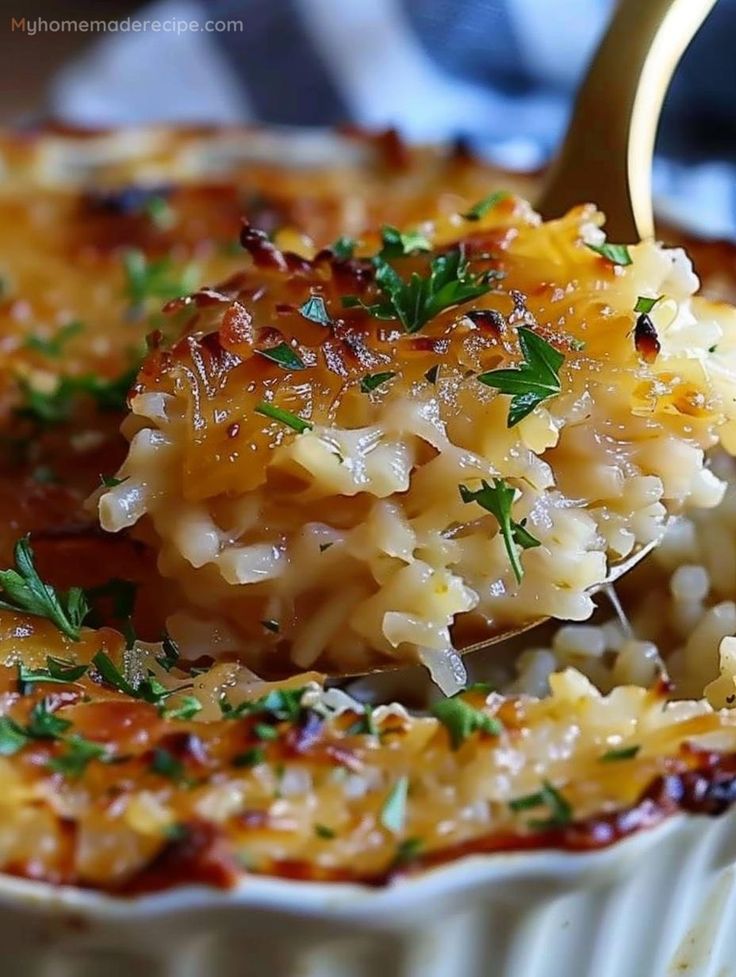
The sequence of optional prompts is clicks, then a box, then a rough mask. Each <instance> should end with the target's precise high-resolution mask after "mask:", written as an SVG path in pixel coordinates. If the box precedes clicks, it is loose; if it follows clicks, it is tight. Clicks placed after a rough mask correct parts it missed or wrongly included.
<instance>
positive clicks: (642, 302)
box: [634, 295, 664, 313]
mask: <svg viewBox="0 0 736 977" xmlns="http://www.w3.org/2000/svg"><path fill="white" fill-rule="evenodd" d="M663 298H664V295H658V296H657V297H656V298H655V299H650V298H647V297H646V296H645V295H640V296H639V297H638V298H637V300H636V305H635V306H634V312H644V313H647V312H651V311H652V309H653V308H654V306H655V305H656V304H657V302H661V301H662V299H663Z"/></svg>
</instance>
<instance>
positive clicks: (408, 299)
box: [342, 245, 491, 333]
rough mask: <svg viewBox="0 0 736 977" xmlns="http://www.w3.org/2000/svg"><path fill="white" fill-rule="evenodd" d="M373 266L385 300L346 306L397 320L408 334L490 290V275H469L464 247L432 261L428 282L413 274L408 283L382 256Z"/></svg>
mask: <svg viewBox="0 0 736 977" xmlns="http://www.w3.org/2000/svg"><path fill="white" fill-rule="evenodd" d="M374 264H375V266H376V284H377V285H378V287H379V289H380V290H381V291H382V293H383V299H382V300H381V301H380V302H376V303H373V304H372V305H367V304H366V303H365V302H363V300H362V299H360V298H357V297H356V296H355V295H346V296H344V298H343V300H342V304H343V306H345V308H356V307H360V308H362V309H364V310H365V311H366V312H368V313H369V314H370V315H372V316H375V317H376V318H377V319H398V320H399V321H400V322H401V324H402V325H403V327H404V329H405V330H406V332H409V333H414V332H418V331H419V330H420V329H421V328H422V326H423V325H425V323H427V322H429V320H430V319H433V318H434V317H435V316H436V315H439V313H440V312H443V311H444V310H445V309H449V308H451V307H452V306H454V305H461V304H462V303H463V302H469V301H470V300H471V299H474V298H478V297H479V296H481V295H485V294H486V292H489V291H490V288H491V286H490V285H489V284H488V276H487V275H473V274H472V273H471V272H470V269H469V265H468V261H467V259H466V258H465V252H464V251H463V248H462V246H461V245H458V246H457V247H455V248H452V249H450V250H449V251H447V252H446V253H445V254H440V255H437V256H436V257H435V258H433V259H432V261H431V263H430V266H429V268H430V272H429V275H428V276H427V277H426V278H423V277H422V276H421V275H419V274H418V273H417V272H413V273H412V276H411V278H410V279H409V281H408V282H407V281H404V279H403V278H401V276H400V275H399V274H398V272H397V271H395V270H394V268H392V267H391V265H390V264H388V262H387V261H385V260H383V259H382V258H381V257H380V256H379V257H378V258H375V259H374Z"/></svg>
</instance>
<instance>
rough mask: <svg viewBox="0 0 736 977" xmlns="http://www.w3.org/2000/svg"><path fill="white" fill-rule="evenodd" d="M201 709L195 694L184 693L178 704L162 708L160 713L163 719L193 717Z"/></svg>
mask: <svg viewBox="0 0 736 977" xmlns="http://www.w3.org/2000/svg"><path fill="white" fill-rule="evenodd" d="M201 710H202V703H201V702H200V701H199V699H197V698H196V696H193V695H185V696H182V700H181V702H180V703H179V705H178V706H170V707H169V708H168V709H164V710H163V712H162V713H161V715H162V716H163V717H164V719H185V720H186V719H193V718H194V717H195V716H196V715H197V713H198V712H201Z"/></svg>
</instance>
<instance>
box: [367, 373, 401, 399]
mask: <svg viewBox="0 0 736 977" xmlns="http://www.w3.org/2000/svg"><path fill="white" fill-rule="evenodd" d="M395 376H396V374H395V373H366V375H365V376H364V377H363V378H362V380H361V381H360V389H361V391H362V392H363V393H364V394H369V393H372V391H374V390H375V389H376V388H377V387H380V386H381V384H383V383H386V382H387V381H388V380H393V378H394V377H395Z"/></svg>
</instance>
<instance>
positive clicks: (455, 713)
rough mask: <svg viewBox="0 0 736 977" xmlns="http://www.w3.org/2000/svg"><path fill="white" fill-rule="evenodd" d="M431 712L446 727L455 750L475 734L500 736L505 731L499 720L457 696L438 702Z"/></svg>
mask: <svg viewBox="0 0 736 977" xmlns="http://www.w3.org/2000/svg"><path fill="white" fill-rule="evenodd" d="M431 712H432V715H433V716H435V718H437V719H439V721H440V722H441V723H442V725H443V726H445V727H446V729H447V732H448V733H449V735H450V742H451V743H452V748H453V750H457V749H459V748H460V747H461V746H462V745H463V743H464V742H465V741H466V740H467V739H468V737H469V736H472V735H473V733H478V732H480V733H487V734H488V735H489V736H498V735H499V734H500V733H501V731H502V730H503V724H502V723H501V721H500V720H499V719H496V718H495V717H494V716H489V715H488V714H487V713H485V712H484V711H483V710H482V709H476V708H475V707H474V706H471V705H470V703H468V702H465V701H464V700H463V699H460V698H458V697H457V696H452V697H451V698H449V699H442V700H440V701H439V702H436V703H435V704H434V705H433V706H432V709H431Z"/></svg>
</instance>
